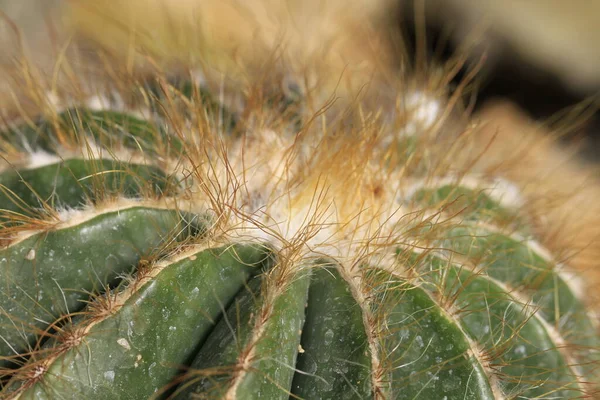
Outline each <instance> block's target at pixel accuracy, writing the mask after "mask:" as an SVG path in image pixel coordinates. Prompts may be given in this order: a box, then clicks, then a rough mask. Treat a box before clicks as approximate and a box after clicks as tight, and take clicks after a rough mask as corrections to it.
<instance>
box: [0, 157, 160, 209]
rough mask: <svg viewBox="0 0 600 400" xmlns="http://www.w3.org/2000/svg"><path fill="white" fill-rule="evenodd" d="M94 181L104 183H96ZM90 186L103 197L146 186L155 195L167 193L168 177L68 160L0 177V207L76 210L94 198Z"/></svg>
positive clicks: (127, 166) (156, 171) (147, 169)
mask: <svg viewBox="0 0 600 400" xmlns="http://www.w3.org/2000/svg"><path fill="white" fill-rule="evenodd" d="M98 180H101V181H104V182H102V183H101V184H99V183H98V182H97V181H98ZM48 182H52V184H51V185H48ZM94 186H96V187H102V194H103V195H106V194H107V192H108V193H110V192H112V193H119V194H121V193H122V194H124V195H125V196H127V197H135V196H136V195H141V194H142V192H143V190H144V188H147V187H148V186H150V187H149V189H150V191H154V192H156V193H163V192H165V191H167V190H168V186H169V178H168V177H167V176H166V175H165V173H164V172H163V171H162V170H161V169H160V168H157V167H152V166H146V165H139V164H131V163H119V162H115V161H113V160H82V159H70V160H65V161H63V162H59V163H55V164H51V165H46V166H43V167H38V168H33V169H27V170H20V171H18V172H17V171H6V172H4V173H2V174H0V190H2V191H3V192H4V196H2V199H1V201H2V202H1V203H0V207H2V209H4V210H9V211H15V212H22V210H25V211H29V210H32V209H33V210H35V208H36V207H37V208H42V207H43V205H44V204H49V205H50V206H51V207H52V208H53V209H59V208H68V207H70V208H73V207H80V206H81V205H82V203H83V204H84V203H85V202H86V200H88V199H94V197H95V193H94Z"/></svg>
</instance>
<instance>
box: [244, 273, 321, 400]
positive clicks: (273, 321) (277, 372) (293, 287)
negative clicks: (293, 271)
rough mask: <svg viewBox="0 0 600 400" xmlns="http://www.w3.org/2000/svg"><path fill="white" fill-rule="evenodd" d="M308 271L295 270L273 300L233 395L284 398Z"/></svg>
mask: <svg viewBox="0 0 600 400" xmlns="http://www.w3.org/2000/svg"><path fill="white" fill-rule="evenodd" d="M309 283H310V275H309V274H307V273H299V274H297V276H296V277H295V278H294V280H293V281H292V282H291V283H290V284H289V286H288V287H287V288H286V289H285V292H284V293H282V294H281V295H279V296H278V297H277V298H276V299H275V301H274V304H273V311H272V313H273V314H272V315H271V317H270V318H269V319H268V321H267V322H266V323H265V327H264V333H263V334H262V336H261V337H260V338H259V340H258V341H257V342H256V344H255V346H254V354H255V358H254V361H253V362H252V365H251V369H250V370H249V371H248V372H246V373H245V374H244V377H243V379H242V381H241V382H240V384H239V386H238V388H237V391H236V393H237V398H239V399H245V398H247V397H248V394H249V393H250V394H253V393H260V394H261V395H262V396H263V397H264V398H265V399H272V400H277V399H281V400H284V399H288V398H289V394H290V392H289V391H290V388H291V386H292V379H293V377H294V371H295V365H296V357H297V354H298V345H299V344H300V335H301V333H302V325H303V324H304V318H305V316H304V309H305V307H306V301H307V298H308V286H309Z"/></svg>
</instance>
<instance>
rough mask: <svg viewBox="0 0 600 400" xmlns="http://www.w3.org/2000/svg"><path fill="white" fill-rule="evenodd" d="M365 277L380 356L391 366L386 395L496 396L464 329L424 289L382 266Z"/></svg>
mask: <svg viewBox="0 0 600 400" xmlns="http://www.w3.org/2000/svg"><path fill="white" fill-rule="evenodd" d="M366 279H367V282H368V283H367V284H368V285H369V286H370V287H371V288H372V290H373V291H374V292H373V298H372V300H373V302H372V308H373V314H374V315H375V317H376V319H377V321H378V322H379V324H380V326H381V330H382V333H381V336H380V337H379V341H380V348H381V354H380V355H379V357H380V360H381V363H382V366H383V368H385V369H386V370H387V371H389V372H388V377H389V382H388V383H389V385H388V387H387V388H386V391H389V393H387V394H386V398H393V399H443V398H447V399H468V400H475V399H494V395H493V393H492V389H491V387H490V383H489V381H488V378H487V376H486V374H485V371H484V370H483V368H482V366H481V365H480V364H479V362H478V361H477V360H476V359H475V358H474V357H473V356H472V355H469V354H470V346H469V342H468V338H467V337H466V335H465V333H464V332H463V331H462V330H461V329H460V327H459V326H458V325H457V323H456V322H455V321H453V320H452V319H451V318H450V317H449V316H448V315H447V314H446V313H445V312H444V311H442V309H441V307H440V306H439V305H438V304H436V303H435V302H434V301H433V300H432V299H431V297H430V296H429V294H428V293H427V292H426V291H425V290H423V289H421V288H418V287H415V286H412V285H410V284H408V283H407V282H405V281H402V280H400V279H398V278H396V277H394V276H393V275H391V274H390V273H388V272H385V271H381V270H369V271H368V272H367V278H366ZM384 381H385V378H384Z"/></svg>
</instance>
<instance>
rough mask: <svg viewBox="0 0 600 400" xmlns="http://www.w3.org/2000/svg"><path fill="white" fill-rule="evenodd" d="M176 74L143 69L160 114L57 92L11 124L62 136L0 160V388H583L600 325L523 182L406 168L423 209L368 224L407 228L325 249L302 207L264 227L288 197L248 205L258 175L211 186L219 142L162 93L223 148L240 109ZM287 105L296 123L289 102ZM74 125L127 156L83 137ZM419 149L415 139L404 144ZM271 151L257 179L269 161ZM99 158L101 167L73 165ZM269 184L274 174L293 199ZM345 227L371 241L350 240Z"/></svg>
mask: <svg viewBox="0 0 600 400" xmlns="http://www.w3.org/2000/svg"><path fill="white" fill-rule="evenodd" d="M183 87H184V89H185V90H182V91H181V92H180V91H178V90H177V89H176V88H173V87H168V88H167V90H166V91H164V93H163V88H161V89H160V90H158V89H156V88H154V89H151V92H150V93H151V95H148V96H147V97H151V98H153V99H154V100H153V101H155V103H153V104H152V105H151V107H150V109H152V110H154V111H155V112H156V116H154V117H152V118H149V119H148V121H145V120H143V119H139V118H138V117H133V116H130V115H128V114H126V113H121V112H117V111H89V110H86V109H85V108H81V109H77V108H70V109H68V110H67V111H63V112H62V113H58V114H57V115H55V117H54V118H53V120H52V121H53V122H50V121H41V122H40V123H39V124H38V125H37V126H36V127H35V128H32V127H27V128H13V129H12V130H11V131H10V132H6V133H5V134H3V137H4V138H10V140H9V139H6V140H5V143H3V145H2V148H3V149H5V150H4V151H6V152H7V153H9V154H11V155H12V157H13V159H14V154H15V152H17V154H22V157H23V159H24V160H27V157H28V156H29V154H28V153H30V152H36V151H44V152H47V153H51V154H53V155H55V156H57V157H59V158H61V159H62V157H63V154H67V155H68V157H65V158H64V159H63V160H62V161H58V162H56V163H51V164H49V165H44V166H39V167H34V168H28V167H27V165H28V164H27V162H23V163H21V164H14V165H11V166H9V167H8V168H6V169H5V170H3V171H2V172H1V173H0V183H1V184H2V189H3V190H2V191H1V192H0V207H2V209H3V210H4V211H2V213H3V214H2V217H3V220H6V221H7V222H6V223H5V224H4V225H3V227H2V228H3V231H4V233H5V234H3V238H4V239H5V240H6V244H5V245H4V247H3V248H2V249H1V250H0V285H1V286H0V288H1V290H0V339H1V340H0V377H1V378H0V382H1V385H2V386H1V387H0V388H1V390H0V398H7V399H12V398H14V399H55V398H64V399H80V398H88V399H147V398H177V399H189V398H204V399H220V398H225V399H269V400H270V399H288V398H289V399H307V400H312V399H367V398H371V399H445V400H451V399H469V400H471V399H473V400H474V399H509V398H542V399H551V398H578V397H585V396H588V397H591V396H593V395H595V393H596V392H595V390H596V388H595V383H596V382H597V380H598V377H599V372H598V369H599V365H600V353H599V349H600V338H599V337H598V334H597V327H596V326H595V323H594V320H593V318H592V317H591V314H590V313H589V312H588V311H587V310H586V307H585V305H584V302H583V299H582V298H581V296H580V294H579V293H578V292H577V291H576V290H575V288H574V287H573V285H572V284H571V283H570V282H569V281H568V280H567V279H566V278H565V276H566V275H565V274H564V273H563V266H561V265H559V264H558V263H557V262H555V261H554V260H553V259H552V257H551V256H550V255H549V254H547V251H546V250H545V249H543V248H542V247H541V246H540V245H539V244H537V242H535V241H534V240H533V236H532V235H533V233H531V232H533V230H532V229H531V227H530V226H529V220H528V218H527V215H525V214H524V213H522V212H520V210H519V204H518V202H514V201H512V200H510V199H506V198H502V196H498V195H497V193H494V191H487V189H486V186H487V185H492V186H493V184H490V183H489V181H486V180H485V179H481V180H477V179H475V180H473V179H471V178H466V177H465V178H464V179H442V180H439V181H437V182H436V181H435V180H432V181H431V182H429V183H427V184H425V183H423V182H424V181H422V180H414V181H411V182H410V184H408V185H406V187H403V186H402V187H401V188H402V190H398V192H400V191H402V192H403V194H402V196H397V197H393V201H395V202H402V203H403V205H402V206H403V207H404V206H406V207H407V210H409V211H405V210H403V209H401V210H400V211H402V212H404V214H403V215H405V216H410V215H417V217H414V218H415V219H406V220H404V219H403V218H404V217H402V218H400V217H401V216H398V217H394V214H393V213H392V214H390V215H387V214H386V215H387V216H386V217H385V218H384V221H386V222H383V223H381V224H380V225H379V226H378V227H381V226H383V225H385V223H387V221H390V220H393V221H394V223H395V224H396V225H401V226H402V227H405V231H403V232H404V233H402V234H401V235H399V236H398V239H396V237H395V236H393V235H392V233H393V232H395V231H393V230H392V231H390V232H391V233H390V232H388V234H389V235H390V237H391V239H387V240H386V241H384V244H383V245H381V244H380V243H379V242H377V240H378V239H379V238H380V236H378V233H376V234H373V235H372V236H369V235H367V236H364V237H360V238H354V237H353V236H352V235H354V234H356V235H357V237H358V235H359V234H361V233H360V232H362V231H361V228H360V226H359V225H360V224H359V225H357V226H356V227H355V228H354V229H355V230H354V231H352V230H351V232H352V234H348V233H347V231H344V232H345V234H344V235H342V238H341V239H339V241H338V242H335V246H336V251H331V253H335V254H333V255H332V254H329V252H328V251H325V250H323V251H321V250H313V248H312V247H310V248H309V250H306V248H305V247H304V246H315V247H318V246H319V245H318V243H320V242H318V241H317V239H315V237H317V238H318V232H317V234H312V233H311V232H312V231H311V230H310V228H312V227H314V226H317V225H318V222H313V221H312V220H310V221H309V222H306V223H305V222H303V224H304V225H302V226H303V227H304V228H305V230H299V231H298V232H296V234H294V235H292V236H291V238H290V237H287V236H285V235H284V234H281V235H280V234H279V233H278V232H276V233H272V234H271V233H269V232H271V231H270V230H269V229H270V227H271V225H269V224H275V225H277V224H279V223H281V226H288V225H292V224H294V223H296V222H295V221H294V217H295V215H285V214H282V215H279V214H276V213H274V214H273V220H277V219H280V220H282V221H284V222H280V221H279V222H276V223H274V222H273V220H271V219H269V218H267V219H265V220H264V221H263V222H262V223H259V222H257V219H258V217H257V216H256V215H259V214H260V213H256V214H252V215H250V216H248V215H246V214H244V212H246V209H245V208H244V207H246V206H247V204H246V203H252V201H259V203H258V204H262V203H260V201H261V200H264V199H263V198H262V197H261V196H260V195H258V196H257V195H256V194H255V192H254V190H255V188H254V187H253V186H252V185H251V178H248V177H244V179H246V180H247V181H248V182H250V183H248V182H246V181H244V182H245V183H248V185H247V186H244V191H245V192H247V193H249V194H247V198H245V199H244V200H241V204H243V205H242V206H239V204H240V203H236V201H237V200H236V199H237V197H235V196H231V197H227V196H229V195H230V194H231V193H233V192H235V191H233V192H228V191H227V190H229V189H228V188H227V185H231V186H232V187H236V188H238V186H239V187H241V186H243V184H241V183H240V182H241V181H242V179H240V180H239V181H238V180H236V179H230V180H227V179H225V182H226V184H223V185H222V186H220V185H221V184H222V181H220V180H219V179H220V176H219V173H221V172H222V171H221V170H219V167H218V156H216V155H215V154H218V153H211V151H210V150H207V147H208V146H205V147H203V145H198V143H197V142H196V141H195V139H194V138H193V137H189V138H188V137H186V136H185V135H179V134H178V135H174V134H173V132H174V131H175V130H176V129H175V128H173V127H171V126H170V123H169V121H168V116H169V112H173V111H172V110H169V109H168V108H167V107H166V103H167V100H169V99H170V97H169V96H175V97H177V98H178V99H179V100H180V101H178V102H176V103H177V104H176V105H175V107H183V108H182V110H181V112H180V115H178V116H184V117H185V118H191V119H193V118H198V119H199V120H202V119H203V118H204V122H206V125H202V126H203V127H209V128H211V129H212V128H214V129H217V130H218V131H219V132H218V133H217V136H219V137H221V135H224V134H225V135H226V134H230V137H231V140H232V141H233V143H234V145H232V146H231V147H232V148H235V145H236V144H237V143H238V142H236V140H240V139H239V137H240V135H238V133H239V132H237V131H236V132H234V130H238V129H239V127H240V126H242V125H243V126H245V125H244V124H248V125H251V123H250V122H247V121H243V120H242V116H241V114H240V115H234V113H230V112H228V111H227V110H224V109H223V108H222V106H221V105H220V104H218V103H216V102H214V101H213V100H211V99H210V98H208V97H206V96H207V94H206V93H205V92H202V93H200V91H198V90H194V89H193V88H192V89H190V87H191V86H189V85H187V86H186V85H184V86H183ZM199 105H200V106H202V105H203V106H205V109H202V110H200V112H198V110H195V107H198V106H199ZM269 106H271V104H268V105H267V107H269ZM190 107H191V109H192V110H190ZM194 110H195V114H194V112H193V111H194ZM215 113H216V114H218V115H217V116H215ZM224 115H228V117H227V121H225V122H227V123H226V124H223V123H220V124H219V126H220V128H216V127H215V125H214V122H215V121H217V122H218V121H221V122H223V118H225V117H224ZM288 117H289V119H290V120H293V123H292V124H289V125H286V126H288V127H289V126H295V125H296V124H298V123H299V119H301V117H300V116H298V115H294V116H287V117H286V121H287V118H288ZM232 121H233V122H232ZM284 122H285V121H284ZM287 122H289V121H287ZM240 124H242V125H240ZM263 139H264V138H263ZM187 140H190V141H191V143H188V142H187ZM241 140H244V139H241ZM253 140H256V139H255V138H254V139H253ZM265 140H275V139H272V138H271V139H269V137H266V139H265ZM225 142H226V141H224V142H223V143H225ZM23 143H24V144H23ZM86 143H93V145H94V146H97V147H100V148H103V149H113V148H116V149H117V150H126V154H129V155H132V158H131V159H127V160H119V159H118V157H117V156H116V154H117V153H118V152H115V158H114V159H110V158H106V159H105V158H102V159H97V158H96V157H94V156H85V154H86V152H85V148H86V146H85V145H86ZM269 143H270V142H269ZM269 143H267V144H266V146H267V147H269V146H271V147H277V146H274V145H273V144H272V143H270V144H269ZM402 143H405V142H401V143H400V146H403V145H402ZM11 144H14V146H12V147H11ZM247 146H252V140H249V141H248V144H247ZM217 147H218V146H217ZM249 148H250V147H249ZM418 148H419V144H418V143H416V142H415V141H413V140H410V141H409V142H406V143H405V148H402V149H400V151H399V154H401V156H402V162H403V163H404V162H406V163H409V162H411V161H410V160H411V159H412V158H414V152H418ZM250 151H251V150H248V152H250ZM197 153H200V154H202V156H201V157H204V158H201V159H202V160H203V161H202V162H204V161H206V165H208V167H207V170H208V171H209V173H207V174H206V175H194V174H193V172H192V173H190V171H195V170H198V169H201V168H202V167H204V164H202V163H198V164H193V163H192V164H191V165H190V164H185V163H186V161H185V160H186V157H187V158H189V159H191V158H193V157H196V156H197ZM108 154H112V153H108ZM266 158H267V160H266V162H265V165H267V166H268V167H269V168H271V169H269V172H268V173H267V175H266V177H265V178H264V179H265V181H264V182H263V183H264V185H267V186H268V185H270V184H273V182H275V181H278V180H277V179H272V176H271V175H269V174H277V168H276V167H272V166H271V165H270V164H268V162H269V161H270V160H269V159H268V158H269V157H266ZM138 160H141V161H140V162H138ZM173 161H174V162H173ZM227 161H228V163H225V164H226V167H225V168H224V170H225V171H233V170H234V169H235V168H236V164H235V161H236V159H235V156H233V155H232V156H231V158H230V159H228V160H227ZM229 161H230V162H229ZM251 161H252V163H254V162H255V161H257V160H256V159H254V158H252V160H251ZM276 161H277V160H276ZM388 161H389V160H385V162H388ZM169 162H170V163H169ZM179 163H181V164H182V165H184V166H183V167H182V168H181V169H177V168H172V165H177V164H179ZM252 163H251V164H252ZM23 165H25V166H23ZM275 165H279V164H277V162H275ZM419 168H420V169H421V170H422V168H423V165H420V166H419ZM300 170H301V171H302V169H300ZM244 172H245V170H244ZM253 174H256V175H260V173H257V172H256V171H255V170H253V172H252V173H249V175H253ZM92 175H94V176H96V175H97V176H98V177H103V178H102V179H96V180H93V181H91V180H88V179H86V178H87V177H90V176H92ZM225 176H228V175H226V174H225ZM279 177H280V179H282V178H281V175H279ZM257 179H258V178H257ZM183 181H185V182H186V184H187V185H188V186H184V185H181V182H183ZM342 186H343V190H344V191H351V189H350V188H349V186H351V185H346V186H344V185H342ZM308 187H309V189H307V190H312V191H313V192H311V193H313V194H314V192H316V190H314V187H313V186H308ZM215 188H216V189H215ZM276 189H277V186H269V190H272V191H273V193H276V195H273V196H274V198H276V199H280V198H284V197H285V196H279V195H280V194H281V193H279V194H277V193H278V192H277V191H276ZM290 190H291V189H290ZM394 190H396V189H394ZM394 190H393V191H394ZM235 193H236V196H242V195H239V192H235ZM394 193H395V192H394ZM502 194H505V195H507V196H508V194H507V193H502ZM509 194H510V193H509ZM311 195H312V194H311ZM173 199H175V200H178V201H177V202H176V203H172V202H170V201H171V200H173ZM257 199H258V200H257ZM149 200H151V201H149ZM179 200H180V201H179ZM386 201H387V200H386ZM309 203H310V204H311V205H310V206H309V207H308V209H309V213H310V212H313V213H314V214H318V212H316V211H310V210H312V208H311V207H312V206H313V205H312V203H311V202H309ZM148 204H150V205H148ZM173 204H177V206H175V205H173ZM223 204H225V206H223ZM180 206H181V208H179V207H180ZM219 207H221V208H219ZM236 207H237V208H236ZM302 207H304V206H303V205H302V204H300V206H297V208H294V207H292V206H290V210H295V211H290V213H292V212H296V211H297V212H298V213H299V214H301V212H302V210H304V209H303V208H302ZM340 207H341V206H340ZM65 209H66V211H65ZM71 209H74V210H71ZM258 209H260V207H258ZM43 210H44V211H45V214H44V213H43V212H42V211H43ZM232 210H233V211H232ZM298 210H300V211H298ZM315 210H316V208H315ZM52 212H54V214H52ZM268 212H269V211H268V210H267V212H266V213H268ZM20 214H22V215H29V216H30V217H31V218H32V221H33V222H27V221H28V220H27V219H26V218H23V219H18V218H15V215H20ZM48 215H50V217H49V216H48ZM207 215H210V216H211V217H210V218H208V217H206V216H207ZM309 215H310V214H309ZM323 215H325V214H323ZM432 216H433V217H432ZM436 217H439V218H441V219H443V221H444V222H436V221H437V220H435V218H436ZM35 218H39V219H35ZM52 218H54V219H52ZM228 218H229V219H228ZM236 218H237V219H236ZM286 218H287V220H286ZM304 218H305V217H301V218H300V219H302V220H303V221H304ZM340 218H341V217H340ZM419 218H420V219H419ZM52 221H53V223H52V224H51V223H50V222H52ZM231 221H234V222H231ZM249 221H250V222H249ZM345 221H346V222H344V224H345V225H351V224H352V222H351V221H353V218H350V219H349V220H345ZM28 223H29V224H33V225H31V226H30V225H28ZM36 223H37V225H35V224H36ZM244 224H249V227H248V225H244ZM238 225H239V226H238ZM325 226H327V224H325V223H324V224H322V225H321V228H323V227H325ZM274 229H275V228H273V232H275V230H274ZM323 229H325V228H323ZM366 231H367V232H368V229H366ZM238 232H241V233H238ZM332 232H334V233H327V235H329V236H326V239H323V240H324V242H325V243H327V241H328V240H333V239H332V237H333V236H335V235H336V234H337V233H336V232H335V231H332ZM357 232H358V233H357ZM381 236H384V235H383V234H381ZM297 237H300V238H301V239H300V240H299V242H300V244H299V245H298V244H297V242H295V241H294V239H296V238H297ZM282 238H283V239H282ZM315 243H317V244H315ZM344 246H346V247H344ZM369 246H372V247H373V248H377V250H376V251H371V250H367V249H368V248H369ZM338 248H341V250H340V249H338ZM353 248H358V249H360V250H361V251H363V253H361V252H359V255H358V256H356V255H352V256H347V255H346V254H347V253H345V252H344V251H345V250H348V249H350V250H352V249H353ZM299 249H301V250H299ZM344 249H345V250H344ZM381 249H383V250H381ZM329 250H331V249H329ZM324 260H326V261H324ZM348 260H350V261H348Z"/></svg>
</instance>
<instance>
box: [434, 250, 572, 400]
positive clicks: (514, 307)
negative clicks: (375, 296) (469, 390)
mask: <svg viewBox="0 0 600 400" xmlns="http://www.w3.org/2000/svg"><path fill="white" fill-rule="evenodd" d="M424 263H426V264H428V265H429V268H430V270H431V272H430V273H428V274H426V275H424V276H427V277H428V279H430V280H431V282H432V283H433V284H434V285H433V287H434V288H436V289H437V288H443V289H442V290H443V293H441V294H442V295H443V296H445V298H447V299H453V301H454V306H455V307H456V308H457V309H459V310H460V311H461V312H460V313H457V317H458V318H459V319H460V322H461V324H462V326H463V327H464V329H465V331H467V333H468V334H469V335H470V336H471V338H472V339H473V340H474V341H475V342H476V343H478V344H479V345H480V346H481V347H483V349H485V351H486V352H487V353H488V354H490V355H492V356H493V358H494V361H493V363H494V365H495V368H496V370H497V372H498V376H499V378H500V379H501V381H502V386H503V388H504V390H505V392H506V393H511V394H513V395H517V394H518V396H521V397H523V398H528V399H529V398H548V397H553V398H561V399H563V398H564V399H570V398H576V397H578V396H580V395H581V388H579V387H578V385H577V382H576V378H575V376H574V374H573V371H572V370H571V369H570V368H569V366H568V363H567V361H566V360H565V358H564V357H563V355H562V354H561V352H560V349H557V347H556V343H555V342H554V341H553V340H552V337H551V336H550V334H549V333H548V331H547V329H546V327H545V326H544V324H543V323H542V322H541V321H540V320H539V319H538V318H536V317H534V316H533V313H535V312H536V311H537V310H535V309H533V308H529V309H527V308H526V305H524V304H521V303H520V302H519V301H518V300H517V299H516V298H514V297H513V296H511V295H510V294H509V293H507V292H506V291H505V290H504V289H503V288H502V287H500V286H499V285H498V284H496V283H495V282H494V281H493V280H491V279H490V278H489V277H487V276H486V275H477V274H474V273H472V272H470V271H467V270H464V269H461V268H460V267H458V266H455V265H451V264H449V263H448V262H447V261H444V260H441V259H439V258H436V257H428V258H427V259H426V261H424ZM436 289H434V290H436Z"/></svg>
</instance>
